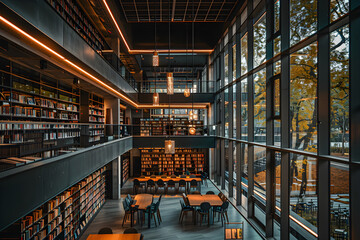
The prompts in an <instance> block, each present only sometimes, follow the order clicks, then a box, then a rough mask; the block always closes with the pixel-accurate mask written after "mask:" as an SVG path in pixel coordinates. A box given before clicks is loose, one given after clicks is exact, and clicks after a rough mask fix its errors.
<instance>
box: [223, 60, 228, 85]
mask: <svg viewBox="0 0 360 240" xmlns="http://www.w3.org/2000/svg"><path fill="white" fill-rule="evenodd" d="M224 66H225V71H224V86H226V85H228V83H229V54H226V55H225V59H224Z"/></svg>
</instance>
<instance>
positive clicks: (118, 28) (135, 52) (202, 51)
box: [103, 0, 214, 54]
mask: <svg viewBox="0 0 360 240" xmlns="http://www.w3.org/2000/svg"><path fill="white" fill-rule="evenodd" d="M103 3H104V5H105V7H106V10H107V11H108V13H109V15H110V17H111V20H112V21H113V23H114V24H115V26H116V29H117V31H118V32H119V34H120V36H121V39H122V40H123V41H124V43H125V46H126V49H127V50H128V52H129V53H130V54H140V53H153V52H154V50H148V49H147V50H132V49H130V47H129V45H128V43H127V41H126V39H125V37H124V34H123V33H122V31H121V29H120V27H119V24H118V23H117V21H116V20H115V17H114V15H113V14H112V12H111V10H110V7H109V5H108V4H107V2H106V0H103ZM213 51H214V49H197V50H194V53H212V52H213ZM157 52H158V53H162V52H169V50H157ZM184 52H187V50H185V49H172V50H170V53H184Z"/></svg>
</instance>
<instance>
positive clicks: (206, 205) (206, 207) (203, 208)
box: [200, 202, 211, 212]
mask: <svg viewBox="0 0 360 240" xmlns="http://www.w3.org/2000/svg"><path fill="white" fill-rule="evenodd" d="M200 208H201V211H203V212H208V211H209V210H210V208H211V205H210V203H208V202H203V203H201V204H200Z"/></svg>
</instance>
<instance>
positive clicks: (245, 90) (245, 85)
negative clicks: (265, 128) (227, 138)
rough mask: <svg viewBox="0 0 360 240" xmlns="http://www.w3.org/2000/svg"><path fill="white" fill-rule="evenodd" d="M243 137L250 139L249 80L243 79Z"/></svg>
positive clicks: (241, 110)
mask: <svg viewBox="0 0 360 240" xmlns="http://www.w3.org/2000/svg"><path fill="white" fill-rule="evenodd" d="M240 113H241V114H240V116H241V139H242V140H247V139H248V81H247V78H246V79H243V80H242V81H241V109H240Z"/></svg>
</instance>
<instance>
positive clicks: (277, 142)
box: [274, 119, 281, 147]
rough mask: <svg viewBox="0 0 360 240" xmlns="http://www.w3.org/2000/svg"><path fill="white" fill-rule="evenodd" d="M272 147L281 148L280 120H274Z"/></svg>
mask: <svg viewBox="0 0 360 240" xmlns="http://www.w3.org/2000/svg"><path fill="white" fill-rule="evenodd" d="M274 145H275V146H279V147H280V146H281V120H277V119H276V120H274Z"/></svg>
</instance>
